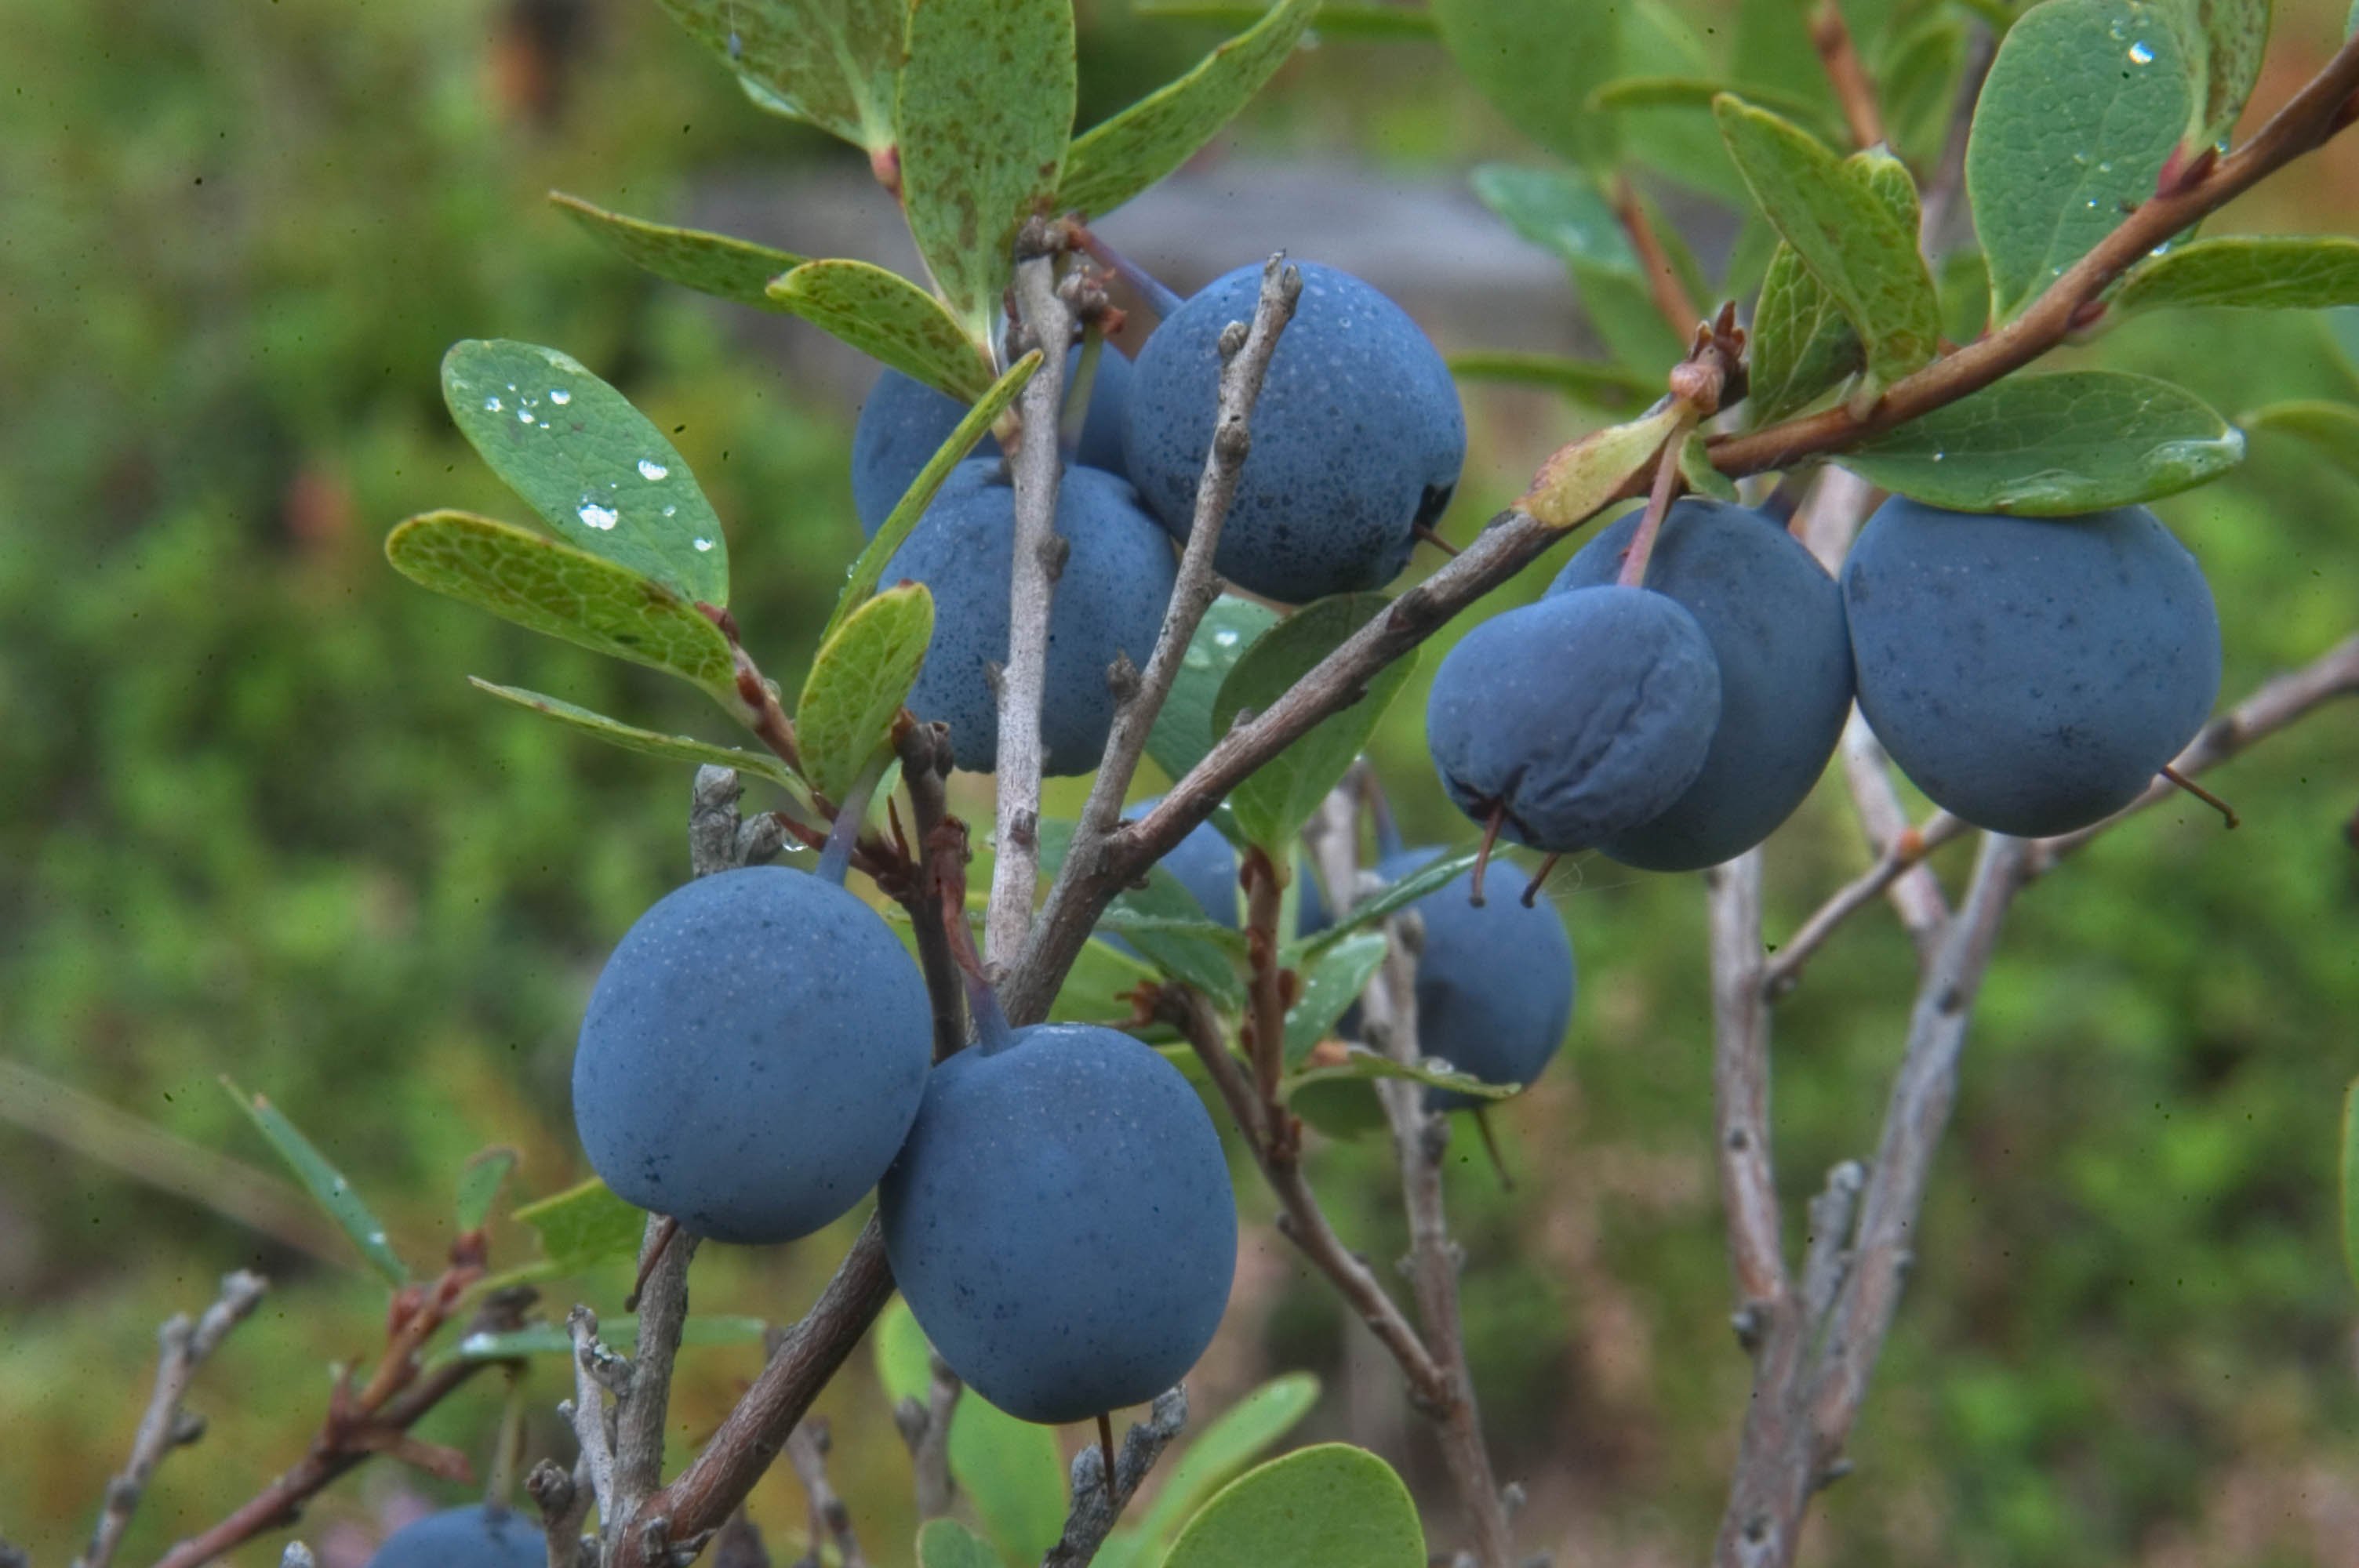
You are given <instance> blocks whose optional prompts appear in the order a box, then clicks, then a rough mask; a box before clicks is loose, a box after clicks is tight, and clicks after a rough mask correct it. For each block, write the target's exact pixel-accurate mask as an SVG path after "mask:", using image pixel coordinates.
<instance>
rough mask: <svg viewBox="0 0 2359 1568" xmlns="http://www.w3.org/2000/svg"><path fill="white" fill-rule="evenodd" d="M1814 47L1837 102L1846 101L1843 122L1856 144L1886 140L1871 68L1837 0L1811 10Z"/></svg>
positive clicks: (1871, 144) (1882, 115)
mask: <svg viewBox="0 0 2359 1568" xmlns="http://www.w3.org/2000/svg"><path fill="white" fill-rule="evenodd" d="M1810 47H1811V48H1812V49H1817V50H1818V51H1819V64H1820V65H1821V67H1823V68H1824V69H1825V70H1826V73H1827V85H1828V86H1830V87H1832V88H1833V89H1834V90H1835V102H1836V103H1840V104H1842V105H1843V123H1844V124H1847V125H1849V126H1850V127H1851V139H1852V142H1853V144H1854V146H1862V147H1872V146H1877V145H1879V144H1880V143H1882V142H1883V141H1884V140H1885V139H1886V138H1885V135H1884V114H1883V112H1882V111H1881V110H1879V109H1878V108H1877V107H1876V100H1875V83H1874V82H1872V81H1868V79H1867V68H1866V67H1865V66H1864V65H1863V64H1861V63H1860V59H1859V50H1858V49H1857V48H1855V47H1854V45H1853V43H1852V41H1851V29H1850V28H1849V27H1846V26H1844V25H1843V8H1842V7H1841V6H1840V5H1836V4H1835V0H1819V3H1818V5H1817V6H1815V7H1814V8H1813V9H1812V10H1811V12H1810Z"/></svg>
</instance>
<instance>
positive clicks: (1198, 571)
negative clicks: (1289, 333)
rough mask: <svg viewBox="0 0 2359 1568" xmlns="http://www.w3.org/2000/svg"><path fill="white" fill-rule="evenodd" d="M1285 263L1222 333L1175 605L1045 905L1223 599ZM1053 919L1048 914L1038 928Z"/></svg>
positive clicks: (1282, 311)
mask: <svg viewBox="0 0 2359 1568" xmlns="http://www.w3.org/2000/svg"><path fill="white" fill-rule="evenodd" d="M1285 260H1286V257H1285V253H1284V252H1280V253H1278V254H1276V255H1273V256H1271V257H1270V258H1269V260H1268V261H1267V262H1266V263H1264V264H1263V266H1262V274H1261V292H1260V294H1259V295H1258V296H1257V297H1256V299H1255V302H1254V313H1253V320H1252V322H1251V323H1250V324H1248V325H1245V330H1244V332H1243V334H1242V335H1240V334H1239V333H1238V330H1237V328H1238V325H1239V324H1238V323H1234V322H1233V323H1231V324H1230V326H1229V327H1228V328H1227V329H1226V330H1224V331H1223V333H1222V334H1221V345H1220V346H1221V355H1222V360H1221V391H1220V407H1219V411H1218V413H1217V414H1216V415H1215V416H1214V418H1213V423H1212V444H1211V447H1210V449H1208V450H1207V451H1206V452H1205V454H1204V470H1203V473H1202V474H1201V476H1200V477H1199V478H1198V480H1197V481H1196V509H1195V514H1194V516H1193V518H1192V520H1191V522H1190V525H1189V529H1188V543H1187V546H1185V547H1184V548H1183V549H1182V550H1181V551H1180V570H1179V576H1178V578H1177V579H1176V580H1175V582H1174V584H1173V586H1172V589H1171V605H1170V608H1169V610H1167V611H1165V612H1164V617H1163V630H1162V632H1161V633H1159V634H1158V636H1157V637H1156V640H1155V651H1154V653H1153V654H1149V655H1148V657H1147V668H1146V669H1145V670H1143V671H1142V672H1140V674H1139V676H1138V686H1137V689H1136V690H1135V691H1133V692H1131V693H1129V694H1128V695H1127V696H1125V697H1122V698H1120V699H1119V700H1118V701H1117V703H1116V705H1115V708H1114V729H1113V730H1112V732H1111V733H1109V734H1108V735H1107V737H1106V747H1105V754H1104V756H1103V758H1102V759H1101V760H1100V762H1099V763H1098V771H1097V777H1096V779H1095V780H1094V781H1093V782H1092V784H1091V785H1090V795H1089V800H1088V802H1087V803H1086V804H1085V805H1084V806H1082V816H1081V821H1080V823H1079V824H1078V825H1077V826H1076V827H1075V829H1074V833H1073V842H1072V845H1071V848H1070V849H1069V850H1068V851H1067V853H1066V856H1065V863H1064V866H1063V869H1062V870H1061V871H1060V872H1059V874H1058V877H1057V881H1056V884H1055V886H1054V887H1052V888H1051V889H1050V890H1049V910H1051V911H1054V910H1057V909H1059V908H1060V907H1063V906H1066V905H1069V904H1070V903H1071V902H1072V900H1073V898H1074V896H1075V890H1076V888H1078V887H1079V886H1080V885H1081V884H1082V881H1084V880H1085V879H1086V878H1088V877H1089V876H1090V875H1091V870H1090V869H1091V868H1093V867H1094V866H1096V865H1097V863H1098V860H1099V859H1100V851H1101V850H1102V849H1103V847H1104V845H1105V841H1106V836H1107V835H1108V834H1110V833H1112V832H1113V831H1114V826H1115V824H1116V823H1117V822H1118V821H1119V820H1120V819H1121V816H1122V804H1123V796H1124V795H1126V794H1128V793H1129V791H1130V781H1131V779H1132V777H1133V776H1134V775H1135V774H1136V773H1137V771H1138V759H1139V757H1140V756H1141V755H1142V754H1144V752H1146V750H1147V735H1148V734H1149V733H1150V732H1151V731H1152V730H1154V728H1155V720H1156V717H1157V716H1158V714H1160V713H1161V712H1162V711H1163V704H1164V702H1165V700H1166V699H1167V698H1169V697H1170V695H1171V686H1172V683H1173V682H1174V681H1176V680H1177V679H1179V676H1180V665H1181V663H1182V662H1183V661H1185V659H1186V658H1187V656H1188V647H1189V644H1190V643H1192V642H1193V641H1194V640H1195V636H1196V628H1197V627H1198V626H1199V625H1201V623H1202V622H1203V619H1204V612H1205V611H1206V610H1208V609H1210V608H1211V607H1212V600H1214V599H1215V598H1217V597H1219V595H1220V591H1221V581H1220V579H1219V578H1218V577H1217V576H1216V575H1215V574H1214V573H1213V570H1212V554H1213V552H1214V551H1215V550H1216V549H1217V548H1219V546H1220V541H1221V529H1222V527H1223V524H1226V522H1227V521H1228V515H1229V506H1230V503H1232V502H1234V500H1235V499H1236V492H1237V477H1238V475H1240V474H1241V473H1243V472H1244V471H1245V458H1246V456H1247V455H1248V454H1249V453H1250V452H1251V451H1252V449H1253V432H1252V420H1253V410H1254V404H1255V403H1256V400H1258V399H1259V398H1260V396H1261V388H1262V383H1263V381H1264V380H1265V379H1266V378H1267V376H1268V373H1269V362H1270V360H1271V358H1272V356H1274V355H1275V354H1276V353H1277V342H1278V339H1279V338H1280V336H1282V335H1283V334H1284V332H1285V331H1286V328H1287V324H1288V322H1290V321H1292V320H1293V319H1294V311H1295V307H1296V305H1297V303H1298V302H1299V300H1300V298H1301V297H1302V275H1301V273H1300V272H1299V271H1298V270H1297V269H1295V268H1293V267H1290V266H1288V265H1285ZM1048 921H1049V915H1047V914H1043V916H1042V923H1043V925H1046V924H1047V923H1048Z"/></svg>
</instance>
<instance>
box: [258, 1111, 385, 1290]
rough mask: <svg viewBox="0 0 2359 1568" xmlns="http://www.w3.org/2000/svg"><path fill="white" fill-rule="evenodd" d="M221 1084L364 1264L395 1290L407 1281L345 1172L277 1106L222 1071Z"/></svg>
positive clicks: (377, 1222)
mask: <svg viewBox="0 0 2359 1568" xmlns="http://www.w3.org/2000/svg"><path fill="white" fill-rule="evenodd" d="M221 1083H222V1087H223V1088H224V1089H226V1090H228V1091H229V1098H231V1099H233V1100H234V1101H236V1102H237V1108H239V1109H240V1110H242V1111H244V1112H245V1114H246V1115H247V1116H248V1117H250V1118H251V1119H253V1121H254V1125H255V1130H258V1131H259V1132H261V1134H262V1136H263V1137H264V1138H265V1139H266V1140H267V1141H268V1142H269V1144H270V1147H271V1148H273V1149H275V1150H277V1152H278V1157H279V1158H280V1159H281V1160H284V1161H286V1162H287V1168H288V1170H290V1171H292V1172H294V1173H295V1179H296V1180H297V1181H299V1182H300V1183H302V1184H303V1190H304V1191H305V1192H308V1193H310V1195H311V1201H312V1202H314V1203H316V1204H318V1205H319V1206H321V1208H323V1209H325V1210H326V1211H327V1213H328V1217H329V1218H331V1219H332V1220H334V1221H335V1222H336V1223H337V1224H338V1225H339V1226H341V1227H343V1232H344V1234H345V1235H346V1236H349V1237H351V1238H353V1246H355V1247H357V1248H359V1249H360V1251H361V1256H362V1257H364V1258H365V1259H367V1260H368V1261H369V1266H370V1267H371V1268H373V1269H375V1271H377V1272H378V1273H380V1274H383V1275H384V1276H385V1277H386V1279H387V1280H388V1281H391V1282H392V1283H393V1285H394V1286H395V1287H396V1288H397V1289H398V1288H399V1287H401V1286H403V1285H406V1284H408V1282H409V1271H408V1269H407V1268H405V1267H403V1266H402V1261H401V1260H400V1258H398V1257H397V1256H396V1255H395V1253H394V1250H393V1248H392V1247H391V1245H389V1244H388V1243H387V1242H386V1238H385V1222H384V1221H383V1220H381V1219H379V1218H377V1217H376V1216H375V1214H373V1213H371V1212H370V1210H369V1206H368V1205H367V1204H365V1203H364V1202H363V1201H362V1200H361V1195H360V1194H358V1193H356V1192H354V1191H353V1184H351V1183H350V1182H348V1181H346V1180H344V1173H342V1171H339V1170H337V1169H336V1168H335V1166H333V1165H332V1164H330V1163H329V1162H328V1157H327V1156H326V1155H324V1154H322V1153H321V1152H320V1151H319V1147H318V1146H317V1145H316V1144H314V1143H313V1142H312V1141H310V1139H308V1138H306V1137H304V1136H303V1133H302V1130H301V1129H299V1128H298V1127H297V1126H296V1125H295V1124H294V1123H293V1122H291V1121H289V1120H288V1119H287V1118H286V1115H285V1114H284V1113H283V1112H281V1111H280V1110H279V1108H277V1106H275V1105H272V1104H271V1103H270V1102H269V1101H268V1100H266V1099H265V1098H263V1097H262V1096H260V1095H249V1094H247V1093H246V1092H245V1090H244V1089H241V1088H239V1087H237V1086H236V1085H235V1084H234V1083H232V1082H230V1080H229V1076H228V1075H227V1074H223V1076H222V1081H221Z"/></svg>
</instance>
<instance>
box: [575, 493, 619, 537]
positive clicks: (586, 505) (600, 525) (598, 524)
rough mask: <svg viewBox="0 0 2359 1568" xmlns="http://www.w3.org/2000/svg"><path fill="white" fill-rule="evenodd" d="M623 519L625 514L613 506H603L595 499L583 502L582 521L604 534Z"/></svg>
mask: <svg viewBox="0 0 2359 1568" xmlns="http://www.w3.org/2000/svg"><path fill="white" fill-rule="evenodd" d="M622 520H623V514H621V513H619V512H617V511H615V510H614V508H613V507H611V506H601V505H599V504H598V503H596V502H594V501H585V502H583V503H582V522H583V523H584V524H588V525H589V526H591V527H592V528H595V529H597V530H598V531H599V532H600V533H602V534H603V533H604V532H605V531H606V530H608V529H610V528H612V527H613V526H614V524H617V523H620V522H621V521H622Z"/></svg>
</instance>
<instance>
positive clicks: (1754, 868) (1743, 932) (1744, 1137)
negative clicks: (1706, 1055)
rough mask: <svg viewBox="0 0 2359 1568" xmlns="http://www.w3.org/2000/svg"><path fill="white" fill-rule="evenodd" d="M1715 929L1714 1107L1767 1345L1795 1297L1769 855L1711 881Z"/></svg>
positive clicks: (1727, 1186) (1752, 1326)
mask: <svg viewBox="0 0 2359 1568" xmlns="http://www.w3.org/2000/svg"><path fill="white" fill-rule="evenodd" d="M1704 886H1705V888H1706V889H1707V890H1708V894H1709V899H1710V911H1711V926H1712V1103H1713V1106H1714V1109H1715V1137H1714V1142H1715V1144H1716V1145H1717V1148H1718V1154H1719V1161H1720V1195H1721V1203H1722V1205H1723V1207H1724V1208H1725V1209H1726V1211H1727V1216H1728V1260H1729V1264H1730V1267H1731V1269H1732V1270H1733V1271H1734V1274H1735V1276H1736V1296H1737V1307H1736V1313H1737V1332H1738V1336H1739V1337H1740V1338H1742V1339H1745V1341H1746V1342H1747V1343H1748V1344H1752V1343H1757V1342H1758V1338H1759V1330H1760V1326H1761V1323H1762V1320H1763V1314H1766V1313H1767V1312H1770V1311H1773V1310H1775V1308H1776V1307H1777V1303H1780V1302H1781V1301H1783V1300H1784V1299H1785V1295H1786V1292H1787V1288H1788V1287H1787V1281H1786V1257H1785V1243H1784V1242H1783V1241H1782V1240H1780V1239H1779V1238H1778V1219H1777V1174H1776V1172H1775V1171H1774V1170H1773V1169H1772V1167H1771V1164H1770V1160H1769V1004H1768V1002H1767V1000H1765V998H1764V996H1763V992H1762V985H1761V970H1762V950H1761V851H1760V850H1758V849H1754V850H1750V851H1748V852H1746V853H1745V854H1743V855H1740V856H1738V857H1737V858H1736V859H1735V860H1731V861H1729V862H1728V863H1727V864H1726V865H1723V866H1715V867H1713V868H1712V870H1711V871H1706V872H1705V873H1704Z"/></svg>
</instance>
